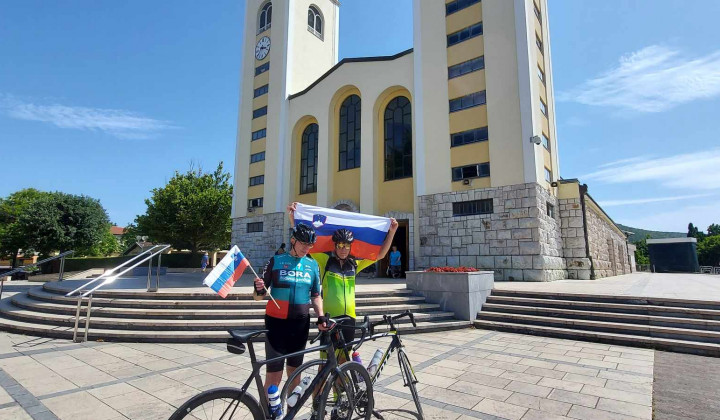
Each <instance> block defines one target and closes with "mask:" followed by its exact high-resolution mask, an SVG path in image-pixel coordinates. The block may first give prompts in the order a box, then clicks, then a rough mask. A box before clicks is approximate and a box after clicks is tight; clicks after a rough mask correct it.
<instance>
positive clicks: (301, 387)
mask: <svg viewBox="0 0 720 420" xmlns="http://www.w3.org/2000/svg"><path fill="white" fill-rule="evenodd" d="M310 382H312V379H311V378H310V377H309V376H306V377H304V378H303V380H302V381H301V382H300V383H299V384H298V386H296V387H295V389H293V392H292V394H290V396H289V397H288V399H287V403H288V407H295V404H297V402H298V399H300V396H301V395H302V394H303V393H304V392H305V390H306V389H307V387H308V386H310Z"/></svg>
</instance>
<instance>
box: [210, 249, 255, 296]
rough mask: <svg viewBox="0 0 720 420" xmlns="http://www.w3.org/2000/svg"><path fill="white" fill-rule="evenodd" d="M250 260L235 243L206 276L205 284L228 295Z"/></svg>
mask: <svg viewBox="0 0 720 420" xmlns="http://www.w3.org/2000/svg"><path fill="white" fill-rule="evenodd" d="M249 266H250V262H249V261H248V259H247V258H245V256H244V255H243V253H242V252H240V248H238V247H237V245H234V246H233V247H232V249H230V252H228V253H227V254H226V255H225V257H224V258H223V259H222V260H220V262H219V263H218V265H217V266H215V268H213V270H212V271H211V272H210V274H208V276H207V277H205V280H203V284H204V285H206V286H209V287H210V288H211V289H213V290H214V291H215V292H216V293H217V294H219V295H220V296H221V297H223V298H224V297H226V296H227V295H228V293H229V292H230V290H232V288H233V286H234V285H235V282H236V281H237V280H238V279H239V278H240V277H241V276H242V275H243V272H244V271H245V269H246V268H248V267H249Z"/></svg>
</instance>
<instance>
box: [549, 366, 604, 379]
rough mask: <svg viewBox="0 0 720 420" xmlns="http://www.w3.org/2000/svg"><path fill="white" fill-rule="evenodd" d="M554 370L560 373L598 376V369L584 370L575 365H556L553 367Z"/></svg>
mask: <svg viewBox="0 0 720 420" xmlns="http://www.w3.org/2000/svg"><path fill="white" fill-rule="evenodd" d="M555 370H559V371H561V372H569V373H577V374H578V375H585V376H598V373H599V372H600V370H599V369H593V368H586V367H582V366H576V365H566V364H563V363H558V365H557V366H555Z"/></svg>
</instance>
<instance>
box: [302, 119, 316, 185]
mask: <svg viewBox="0 0 720 420" xmlns="http://www.w3.org/2000/svg"><path fill="white" fill-rule="evenodd" d="M317 161H318V125H317V124H314V123H313V124H310V125H308V126H307V127H306V128H305V131H303V134H302V140H301V142H300V194H307V193H314V192H316V191H317Z"/></svg>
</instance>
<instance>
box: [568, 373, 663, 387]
mask: <svg viewBox="0 0 720 420" xmlns="http://www.w3.org/2000/svg"><path fill="white" fill-rule="evenodd" d="M574 373H577V372H574ZM597 376H598V377H599V378H605V379H613V380H616V381H623V382H630V383H635V384H646V383H652V381H653V378H652V376H642V375H636V374H633V373H625V372H616V371H612V370H603V371H601V372H600V373H599V374H598V375H597Z"/></svg>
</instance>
